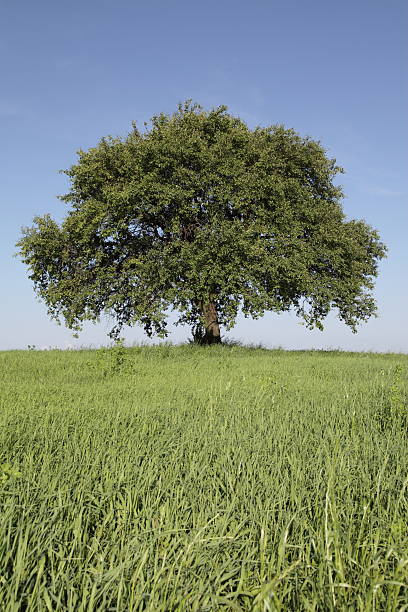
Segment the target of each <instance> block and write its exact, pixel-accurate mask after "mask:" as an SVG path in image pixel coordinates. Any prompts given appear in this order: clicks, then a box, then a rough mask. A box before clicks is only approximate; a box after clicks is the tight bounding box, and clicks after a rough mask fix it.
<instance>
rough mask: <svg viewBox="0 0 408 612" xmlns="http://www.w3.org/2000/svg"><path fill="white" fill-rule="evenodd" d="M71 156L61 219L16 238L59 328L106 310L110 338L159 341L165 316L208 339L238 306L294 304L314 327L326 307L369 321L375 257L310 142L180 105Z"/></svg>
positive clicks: (227, 324) (329, 166) (258, 309)
mask: <svg viewBox="0 0 408 612" xmlns="http://www.w3.org/2000/svg"><path fill="white" fill-rule="evenodd" d="M78 156H79V157H78V161H77V163H76V164H74V165H73V166H72V167H71V168H70V169H68V170H66V171H65V173H66V174H67V175H68V177H69V179H70V185H71V188H70V191H69V193H67V194H66V195H64V196H61V197H60V199H61V200H62V201H63V202H65V203H66V204H67V205H69V210H68V212H67V215H66V217H65V219H64V221H63V222H62V223H61V224H60V225H59V224H58V223H56V222H55V221H54V220H53V219H52V218H51V217H50V216H49V215H45V216H42V217H36V218H35V219H34V225H33V226H32V227H30V228H25V229H24V230H23V236H22V237H21V239H20V241H19V242H18V246H19V249H20V253H21V256H22V259H23V261H24V262H25V263H26V264H27V265H28V266H29V269H30V278H31V279H32V281H33V283H34V286H35V289H36V292H37V294H38V295H39V296H40V298H42V299H43V300H44V301H45V303H46V305H47V307H48V313H49V315H50V316H51V317H52V318H55V319H57V320H61V319H63V320H64V321H65V324H66V325H67V326H68V327H69V328H71V329H73V330H75V331H78V330H80V329H81V327H82V324H83V322H84V321H86V320H92V321H96V320H98V319H99V317H100V316H101V315H103V314H105V315H108V316H110V317H112V318H113V321H114V324H113V328H112V330H111V332H110V334H111V336H112V337H117V336H118V335H119V334H120V330H121V328H122V327H123V326H124V325H134V324H141V325H142V326H143V328H144V330H145V332H146V333H147V334H148V335H149V336H150V335H152V334H158V335H159V336H161V337H165V336H166V335H167V333H168V328H167V319H168V315H169V310H170V309H173V310H175V311H176V312H178V314H179V319H178V321H177V323H182V324H189V325H190V326H191V327H192V332H193V335H194V338H195V340H196V341H197V342H202V343H212V342H218V341H220V326H223V327H224V328H225V329H230V328H231V327H232V326H233V325H234V322H235V320H236V317H237V314H238V312H239V310H240V309H241V310H242V312H243V314H244V315H245V316H251V317H254V318H258V317H260V316H262V315H263V314H264V313H265V312H266V311H274V312H283V311H288V310H290V309H293V310H294V311H295V312H296V314H297V315H298V316H299V317H301V318H302V319H303V320H304V322H305V324H306V325H307V326H308V327H309V328H313V327H317V328H320V329H322V328H323V321H324V319H325V317H326V316H327V314H328V313H329V311H330V310H331V309H332V308H334V309H337V313H338V316H339V318H340V319H341V320H342V321H344V323H345V324H346V325H348V326H349V327H350V328H351V329H352V330H353V331H355V330H356V326H357V324H358V323H360V322H362V321H366V320H367V319H368V318H369V317H370V316H372V315H373V314H374V313H375V302H374V299H373V297H372V294H371V290H372V289H373V279H374V277H375V276H376V275H377V266H378V261H379V260H380V259H381V258H382V257H384V255H385V251H386V248H385V246H384V245H383V244H382V242H381V241H380V238H379V236H378V233H377V232H376V231H374V230H373V229H372V228H371V227H370V226H369V225H367V224H366V223H365V222H364V221H357V220H346V218H345V215H344V213H343V210H342V206H341V200H342V197H343V194H342V190H341V188H340V187H338V186H336V185H335V184H334V183H333V180H334V178H335V177H336V175H337V174H338V173H341V172H342V169H341V168H340V167H339V166H337V165H336V161H335V160H334V159H330V158H329V157H328V156H327V155H326V152H325V149H324V148H323V147H322V146H321V144H320V143H319V142H317V141H314V140H312V139H310V138H309V137H301V136H300V135H299V134H297V133H296V132H295V131H294V130H292V129H285V127H283V126H281V125H274V126H271V127H264V128H263V127H257V128H256V129H253V130H252V129H250V128H249V127H248V126H247V125H246V124H245V123H244V122H243V121H242V120H241V119H239V118H237V117H234V116H232V115H230V114H229V113H228V112H227V107H225V106H220V107H218V108H216V109H213V110H211V111H205V110H204V109H203V108H202V107H201V106H199V105H197V104H193V103H191V102H190V101H188V102H186V103H184V104H180V105H179V107H178V110H177V111H176V112H175V113H173V114H171V115H167V114H160V115H156V116H154V117H153V118H152V120H151V124H150V125H149V126H146V129H145V130H144V131H143V132H141V131H139V129H138V128H137V126H136V125H135V124H133V126H132V130H131V132H130V133H129V134H128V135H127V136H126V137H125V138H112V137H108V138H103V139H102V140H101V141H100V142H99V144H98V145H97V146H95V147H93V148H90V149H89V150H88V151H82V150H80V151H79V152H78Z"/></svg>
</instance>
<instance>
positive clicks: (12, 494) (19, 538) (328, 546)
mask: <svg viewBox="0 0 408 612" xmlns="http://www.w3.org/2000/svg"><path fill="white" fill-rule="evenodd" d="M407 370H408V356H404V355H391V354H390V355H376V354H364V353H362V354H357V353H354V354H352V353H341V352H285V351H280V350H274V351H267V350H262V349H249V348H241V347H231V346H225V347H224V346H217V347H209V348H208V347H201V348H200V347H193V346H188V345H187V346H180V347H171V346H166V345H164V346H161V347H150V348H148V347H136V348H133V349H123V348H120V347H119V348H115V349H111V350H107V349H106V350H94V351H91V350H83V351H67V352H63V351H56V350H55V351H12V352H3V353H0V384H1V396H0V407H1V410H0V424H1V431H0V435H1V446H0V453H1V458H0V459H1V463H2V464H3V466H2V468H1V470H2V471H1V473H0V500H1V513H0V530H1V535H0V547H1V551H0V610H2V611H4V612H6V611H16V610H28V611H30V612H36V611H37V610H38V611H39V610H44V611H45V610H48V611H57V610H69V611H73V612H74V611H75V612H81V611H83V612H85V611H89V612H90V611H96V610H101V611H105V610H106V611H108V610H112V611H114V610H115V611H127V610H150V611H155V612H156V611H157V612H159V611H163V612H164V611H166V612H168V611H173V610H174V611H175V610H180V611H184V610H185V611H190V610H191V611H197V612H198V611H201V612H204V611H206V610H208V611H212V610H255V611H256V610H259V611H261V610H262V611H263V610H265V611H269V610H284V611H286V610H294V611H298V610H322V611H325V610H350V611H354V610H358V611H359V610H365V611H372V610H389V611H394V610H408V435H407V431H408V429H407V425H408V417H407V412H408V408H407ZM7 464H8V465H7Z"/></svg>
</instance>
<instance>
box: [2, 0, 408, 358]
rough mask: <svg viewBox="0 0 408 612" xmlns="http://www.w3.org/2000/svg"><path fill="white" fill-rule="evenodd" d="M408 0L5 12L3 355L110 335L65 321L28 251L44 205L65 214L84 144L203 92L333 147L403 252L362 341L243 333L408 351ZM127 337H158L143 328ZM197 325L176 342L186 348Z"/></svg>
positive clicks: (97, 3) (180, 3) (381, 284)
mask: <svg viewBox="0 0 408 612" xmlns="http://www.w3.org/2000/svg"><path fill="white" fill-rule="evenodd" d="M407 26H408V4H407V2H406V1H405V0H387V2H386V1H385V0H381V1H380V0H343V1H342V2H334V1H331V0H311V1H310V2H305V1H303V0H279V1H278V0H253V1H251V2H248V1H245V2H244V1H241V0H234V1H232V0H218V1H214V0H207V1H206V2H198V1H194V0H189V1H187V0H149V1H148V2H146V1H141V0H140V1H138V0H133V1H130V0H116V1H115V2H113V1H112V0H111V1H107V0H87V1H86V2H83V1H77V0H70V1H69V2H65V3H60V2H55V1H50V0H38V2H32V1H31V0H30V1H29V0H25V1H19V0H14V1H11V0H3V2H2V5H1V8H0V74H1V91H0V122H1V133H2V144H3V146H2V149H1V157H2V159H1V163H0V173H1V192H0V194H1V195H0V205H1V220H2V222H1V225H0V232H1V236H0V271H1V274H2V278H3V287H4V293H3V295H2V299H1V302H0V325H1V334H0V349H8V348H26V347H27V345H29V344H30V345H35V346H37V347H38V348H43V347H49V346H52V347H56V346H58V347H62V348H64V347H68V346H80V345H95V346H98V345H101V344H106V343H107V342H108V339H107V337H106V331H107V329H108V325H107V323H106V322H102V323H101V324H100V325H98V326H93V325H90V326H88V327H86V329H85V330H84V332H83V333H82V335H81V336H80V338H79V340H74V339H73V338H72V334H71V333H70V332H69V331H68V330H66V329H65V328H63V327H58V326H57V325H56V324H55V323H53V322H50V321H49V320H48V318H47V315H46V308H45V306H44V304H41V303H38V302H37V301H36V298H35V296H34V292H33V290H32V286H31V283H30V281H29V280H28V278H27V271H26V269H25V267H24V266H23V265H22V263H21V262H20V261H19V260H18V259H16V258H14V257H13V253H14V252H15V251H16V249H15V246H14V244H15V242H16V240H18V238H19V234H20V228H21V226H23V225H30V224H31V220H32V218H33V216H34V215H36V214H44V213H46V212H49V213H51V214H52V216H54V217H55V218H57V219H58V220H61V219H62V218H63V216H64V214H65V211H66V208H65V205H64V204H62V203H61V202H60V201H59V200H57V198H56V196H57V195H58V194H62V193H64V192H65V191H66V190H67V182H66V178H65V177H64V175H61V174H59V173H58V171H59V170H60V169H64V168H68V167H69V166H70V165H71V164H72V163H74V162H75V159H76V151H77V150H78V149H79V148H84V149H86V148H88V147H90V146H93V145H94V144H96V143H97V141H98V140H99V139H100V138H101V137H102V136H104V135H108V134H112V135H125V134H126V133H127V132H128V131H129V129H130V126H131V121H132V120H135V121H136V122H137V123H138V124H139V125H140V126H142V125H143V122H145V121H148V120H149V119H150V117H151V116H152V115H153V114H155V113H158V112H161V111H165V112H172V111H173V110H175V109H176V107H177V104H178V102H179V101H183V100H186V99H188V98H193V99H194V100H195V101H197V102H199V103H201V104H202V105H203V106H204V107H206V108H211V107H214V106H218V105H220V104H226V105H227V106H228V107H229V110H230V112H232V113H233V114H235V115H239V116H240V117H241V118H242V119H243V120H245V121H246V122H247V123H248V124H249V125H250V126H251V127H255V126H256V125H270V124H274V123H284V124H285V125H286V126H287V127H293V128H294V129H295V130H297V131H299V132H300V133H301V134H302V135H306V134H308V135H310V136H312V137H313V138H315V139H319V140H321V142H322V144H323V145H324V146H325V147H326V148H327V149H328V152H329V154H330V155H331V156H332V157H336V159H337V161H338V163H339V164H340V165H342V166H343V167H344V168H345V170H346V174H345V175H343V176H342V177H341V184H342V185H343V187H344V190H345V193H346V199H345V200H344V210H345V212H346V214H347V215H348V216H349V217H350V218H364V219H365V220H366V221H367V222H368V223H369V224H370V225H372V226H374V227H375V228H377V229H378V230H379V231H380V234H381V237H382V239H383V241H384V242H385V243H386V244H387V246H388V247H389V255H388V258H387V260H385V261H384V262H383V263H382V264H381V268H380V276H379V278H378V280H377V284H376V291H375V295H376V298H377V300H378V306H379V317H378V318H377V319H373V320H371V321H370V322H369V323H368V324H365V325H364V326H362V327H361V328H360V331H359V333H358V334H357V335H353V334H352V333H351V332H350V331H349V330H348V328H347V327H345V326H344V325H342V324H340V323H339V322H338V321H337V320H336V318H335V316H330V317H329V319H328V321H327V325H326V328H325V331H324V332H323V333H321V332H318V331H315V332H310V331H307V330H306V329H305V328H304V327H302V326H301V325H299V321H298V320H297V319H296V317H295V316H294V315H290V314H286V315H279V316H278V315H271V314H267V315H265V317H264V318H263V319H260V320H258V321H252V320H250V319H248V320H244V319H241V318H240V319H239V320H238V323H237V326H236V327H235V328H234V329H233V330H232V331H231V332H230V333H229V336H230V337H234V338H237V339H241V340H243V341H244V342H256V343H258V342H262V343H263V344H265V345H266V346H278V345H279V346H283V347H285V348H291V349H293V348H329V347H334V348H337V347H339V348H343V349H347V350H367V351H368V350H375V351H390V350H391V351H403V352H408V326H407V324H406V314H405V312H406V304H407V298H408V291H407V281H406V276H407V275H406V268H407V262H408V257H407V256H408V247H407V243H408V238H407V234H408V233H407V230H408V206H407V203H408V180H407V176H408V173H407V161H408V155H407V153H408V151H407V143H408V121H407V119H408V115H407V110H406V109H407V108H408V72H407V68H406V66H407V59H408V39H407V37H406V32H407V31H408V28H407ZM124 335H125V337H126V340H127V342H129V343H132V342H141V341H143V340H146V338H145V336H144V335H143V333H142V330H140V329H137V328H133V329H128V330H126V333H125V334H124ZM188 336H189V330H188V328H176V330H175V333H174V334H172V335H171V336H170V339H172V340H173V341H176V342H177V341H182V340H185V339H186V338H187V337H188Z"/></svg>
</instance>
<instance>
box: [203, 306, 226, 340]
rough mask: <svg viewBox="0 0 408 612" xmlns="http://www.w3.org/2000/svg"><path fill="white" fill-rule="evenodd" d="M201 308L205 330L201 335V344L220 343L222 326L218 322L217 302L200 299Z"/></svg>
mask: <svg viewBox="0 0 408 612" xmlns="http://www.w3.org/2000/svg"><path fill="white" fill-rule="evenodd" d="M200 310H201V312H202V315H203V319H204V327H205V332H204V335H203V336H202V337H201V340H200V343H201V344H219V343H220V342H221V334H220V326H219V323H218V316H217V308H216V306H215V302H212V301H208V302H204V300H200Z"/></svg>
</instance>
